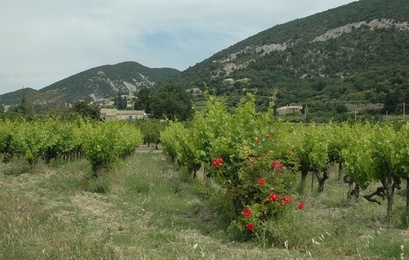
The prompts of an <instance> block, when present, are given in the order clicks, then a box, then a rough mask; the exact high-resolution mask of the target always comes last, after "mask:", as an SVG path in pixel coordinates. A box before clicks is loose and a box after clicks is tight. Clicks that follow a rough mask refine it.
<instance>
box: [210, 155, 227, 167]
mask: <svg viewBox="0 0 409 260" xmlns="http://www.w3.org/2000/svg"><path fill="white" fill-rule="evenodd" d="M223 163H224V160H223V158H221V157H218V158H214V159H213V161H212V166H213V167H220V166H222V164H223Z"/></svg>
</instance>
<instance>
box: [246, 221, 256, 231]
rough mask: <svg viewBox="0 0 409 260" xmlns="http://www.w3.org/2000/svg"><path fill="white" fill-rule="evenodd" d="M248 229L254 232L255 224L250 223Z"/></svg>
mask: <svg viewBox="0 0 409 260" xmlns="http://www.w3.org/2000/svg"><path fill="white" fill-rule="evenodd" d="M246 228H247V230H248V231H254V228H255V225H254V224H253V223H248V224H247V225H246Z"/></svg>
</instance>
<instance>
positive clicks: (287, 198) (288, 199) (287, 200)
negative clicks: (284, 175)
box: [283, 195, 294, 202]
mask: <svg viewBox="0 0 409 260" xmlns="http://www.w3.org/2000/svg"><path fill="white" fill-rule="evenodd" d="M283 200H284V201H285V202H293V201H294V200H293V199H292V198H291V197H290V196H289V195H284V197H283Z"/></svg>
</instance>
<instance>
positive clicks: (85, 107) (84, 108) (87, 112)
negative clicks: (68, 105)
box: [72, 101, 99, 119]
mask: <svg viewBox="0 0 409 260" xmlns="http://www.w3.org/2000/svg"><path fill="white" fill-rule="evenodd" d="M72 111H73V112H74V113H77V114H79V115H81V116H82V117H89V118H92V119H99V107H98V106H95V105H89V104H88V103H86V102H85V101H77V102H75V103H74V105H73V106H72Z"/></svg>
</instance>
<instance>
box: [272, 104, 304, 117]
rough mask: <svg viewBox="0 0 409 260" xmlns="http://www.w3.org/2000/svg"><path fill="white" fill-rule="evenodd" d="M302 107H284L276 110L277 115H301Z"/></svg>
mask: <svg viewBox="0 0 409 260" xmlns="http://www.w3.org/2000/svg"><path fill="white" fill-rule="evenodd" d="M301 110H302V106H284V107H280V108H277V109H276V113H277V115H279V116H285V115H288V114H294V113H297V114H301Z"/></svg>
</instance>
